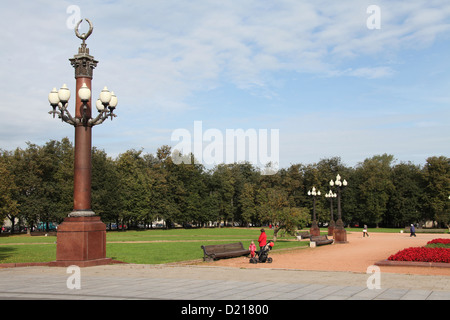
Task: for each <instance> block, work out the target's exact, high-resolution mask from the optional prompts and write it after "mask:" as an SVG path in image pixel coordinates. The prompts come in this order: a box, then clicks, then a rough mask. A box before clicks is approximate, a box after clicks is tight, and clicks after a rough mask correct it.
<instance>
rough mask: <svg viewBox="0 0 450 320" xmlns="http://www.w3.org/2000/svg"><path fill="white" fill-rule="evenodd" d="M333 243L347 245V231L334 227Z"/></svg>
mask: <svg viewBox="0 0 450 320" xmlns="http://www.w3.org/2000/svg"><path fill="white" fill-rule="evenodd" d="M333 239H334V243H348V241H347V231H345V229H344V228H338V227H335V228H334V230H333Z"/></svg>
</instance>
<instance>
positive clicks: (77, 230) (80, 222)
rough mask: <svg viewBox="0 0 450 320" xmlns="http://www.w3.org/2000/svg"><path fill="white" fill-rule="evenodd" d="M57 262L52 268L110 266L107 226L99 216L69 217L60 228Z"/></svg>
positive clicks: (53, 263) (52, 264) (57, 243)
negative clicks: (107, 251) (107, 250)
mask: <svg viewBox="0 0 450 320" xmlns="http://www.w3.org/2000/svg"><path fill="white" fill-rule="evenodd" d="M56 239H57V240H56V241H57V242H56V261H54V262H51V263H50V265H51V266H61V267H63V266H70V265H77V266H79V267H88V266H95V265H103V264H109V263H111V262H112V259H109V258H106V226H105V224H104V223H103V222H102V221H101V220H100V217H98V216H90V217H68V218H66V219H65V220H64V222H63V223H62V224H60V225H59V226H58V232H57V238H56Z"/></svg>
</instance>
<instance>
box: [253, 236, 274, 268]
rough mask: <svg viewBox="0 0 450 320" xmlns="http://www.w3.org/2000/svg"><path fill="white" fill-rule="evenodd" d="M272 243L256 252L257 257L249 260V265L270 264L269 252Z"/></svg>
mask: <svg viewBox="0 0 450 320" xmlns="http://www.w3.org/2000/svg"><path fill="white" fill-rule="evenodd" d="M272 247H273V242H272V241H270V242H269V243H268V244H266V245H265V246H264V247H262V249H261V250H259V251H257V252H256V255H257V257H253V258H251V259H250V263H265V262H267V263H272V261H273V259H272V258H271V257H269V251H270V250H272Z"/></svg>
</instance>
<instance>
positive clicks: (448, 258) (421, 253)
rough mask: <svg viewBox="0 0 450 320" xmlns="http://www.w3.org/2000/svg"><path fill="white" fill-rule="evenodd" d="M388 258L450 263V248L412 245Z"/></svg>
mask: <svg viewBox="0 0 450 320" xmlns="http://www.w3.org/2000/svg"><path fill="white" fill-rule="evenodd" d="M388 260H394V261H420V262H445V263H450V249H447V248H425V247H411V248H407V249H403V250H401V251H399V252H397V253H396V254H394V255H391V256H390V257H389V258H388Z"/></svg>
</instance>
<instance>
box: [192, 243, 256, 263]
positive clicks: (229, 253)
mask: <svg viewBox="0 0 450 320" xmlns="http://www.w3.org/2000/svg"><path fill="white" fill-rule="evenodd" d="M201 248H202V249H203V253H204V255H203V261H212V260H216V259H221V258H233V257H240V256H246V255H249V254H250V250H247V249H244V246H243V245H242V242H237V243H227V244H216V245H208V246H201Z"/></svg>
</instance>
